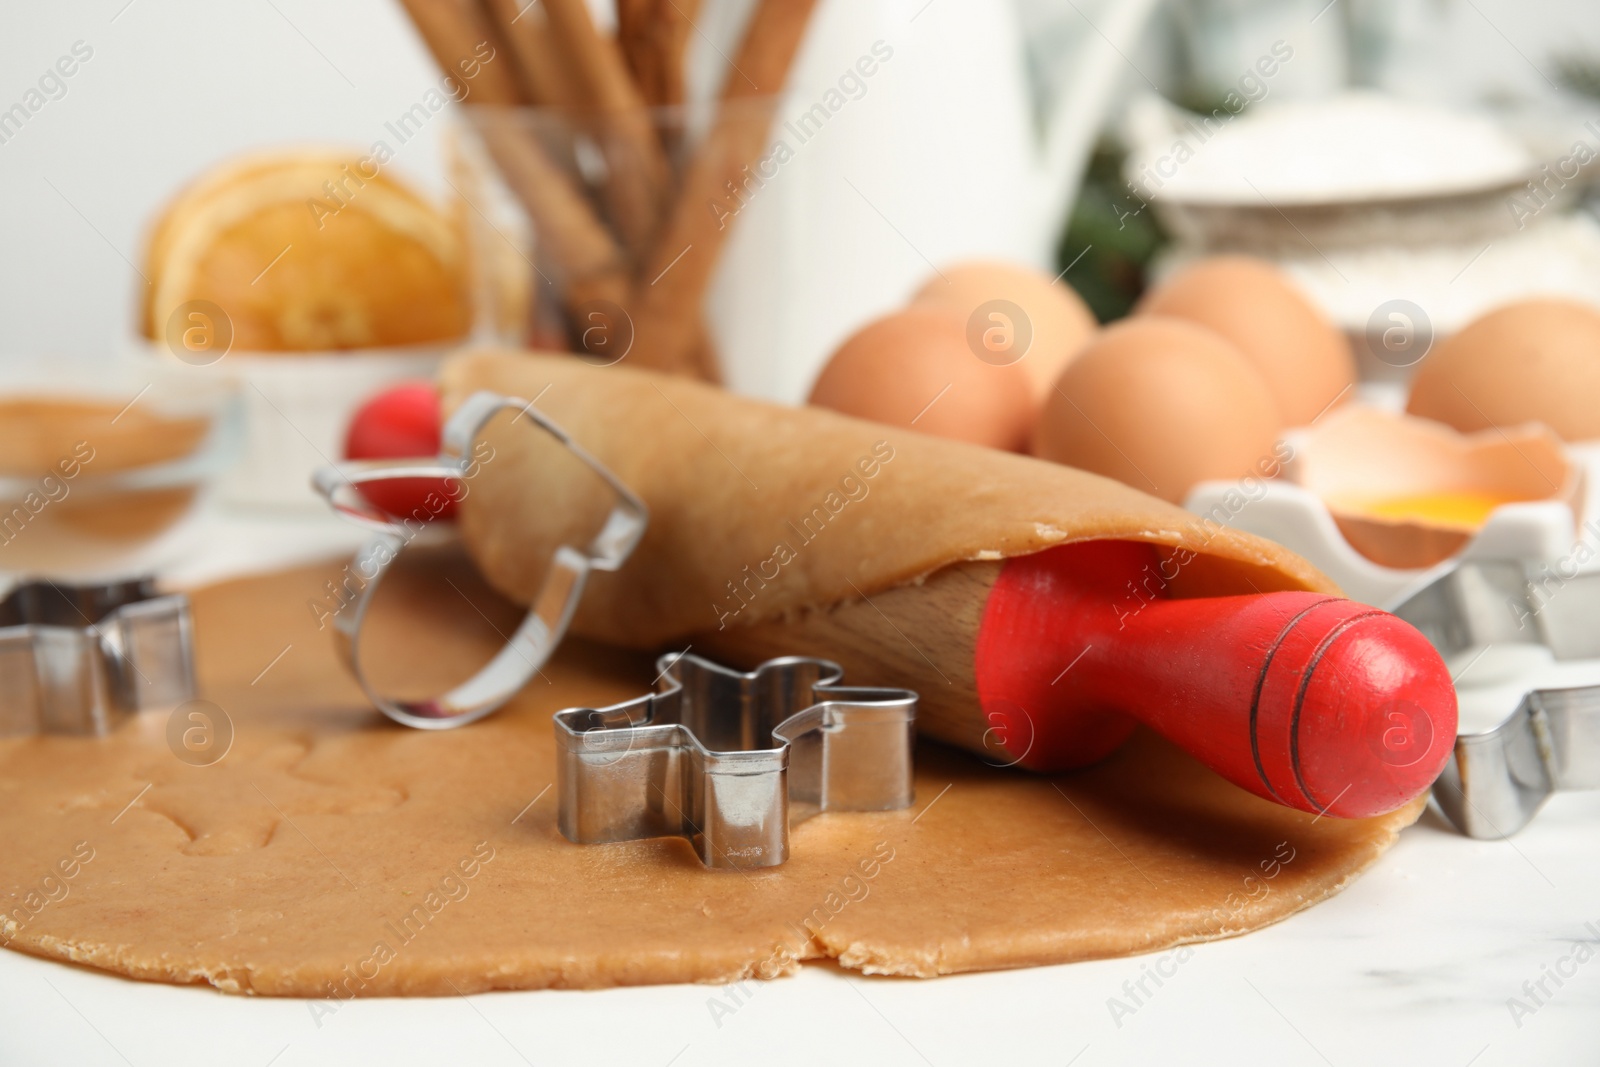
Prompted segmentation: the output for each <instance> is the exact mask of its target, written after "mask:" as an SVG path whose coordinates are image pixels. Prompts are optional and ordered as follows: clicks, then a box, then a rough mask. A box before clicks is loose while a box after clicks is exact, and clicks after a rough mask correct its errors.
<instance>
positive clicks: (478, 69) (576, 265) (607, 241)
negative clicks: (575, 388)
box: [401, 0, 628, 309]
mask: <svg viewBox="0 0 1600 1067" xmlns="http://www.w3.org/2000/svg"><path fill="white" fill-rule="evenodd" d="M401 2H402V3H403V4H404V5H405V9H406V11H407V13H408V14H409V15H410V16H411V20H412V22H413V23H414V24H415V25H416V27H417V30H418V32H419V33H421V34H422V37H423V39H424V41H426V43H427V45H428V49H429V51H431V52H432V53H433V56H434V59H435V60H436V61H437V62H438V64H439V65H440V66H441V67H442V68H444V69H445V70H446V71H447V72H449V73H451V74H452V75H453V76H459V77H468V76H469V75H470V78H471V91H470V92H469V93H468V95H467V97H466V101H467V104H468V106H469V107H471V108H472V109H473V110H474V112H475V113H476V114H477V118H478V121H477V122H476V123H475V125H476V127H477V129H478V130H479V132H480V134H481V136H482V137H483V140H484V144H485V147H486V148H487V149H488V151H489V154H490V155H491V156H492V157H493V159H494V161H495V165H496V166H497V167H498V168H499V169H500V172H501V174H502V176H503V177H504V178H505V180H506V184H507V185H508V186H510V188H511V191H512V193H513V194H514V195H515V196H516V197H517V199H518V200H519V201H521V203H522V206H523V208H524V209H525V210H526V211H527V212H528V216H529V218H530V219H531V220H532V221H533V225H534V229H535V232H536V235H537V239H538V241H539V242H540V244H541V246H542V247H543V248H544V249H547V250H548V251H549V253H550V258H551V259H553V260H554V262H555V266H556V269H557V270H558V271H559V273H560V275H561V278H560V279H559V280H560V283H561V285H562V290H563V295H562V302H563V303H564V304H565V305H566V306H567V307H568V308H569V309H570V308H576V307H578V306H581V305H582V304H584V303H586V302H588V301H590V300H595V299H604V300H610V301H613V302H615V303H618V304H622V303H624V302H625V301H626V300H627V298H628V289H627V286H628V269H627V262H626V257H625V256H624V255H623V253H622V250H621V249H620V248H619V247H618V246H617V243H616V240H615V239H614V238H613V237H612V234H611V231H610V230H608V229H607V228H606V226H605V224H604V223H603V222H602V221H601V220H600V218H599V217H598V216H597V215H596V213H595V211H594V207H593V205H592V204H591V203H590V202H589V200H588V199H587V198H586V197H585V196H584V194H583V191H582V190H581V189H580V188H579V187H578V186H577V184H576V183H575V182H574V181H573V180H572V178H571V177H570V176H569V175H568V173H567V172H566V171H565V170H563V169H562V167H561V166H560V165H558V164H557V163H556V162H554V161H553V160H552V159H551V158H550V156H549V153H548V152H547V151H546V150H545V148H544V146H543V145H542V144H541V143H540V142H539V140H538V138H537V137H536V136H535V133H534V131H533V130H531V129H529V128H528V127H527V126H526V125H524V124H523V122H522V115H521V114H520V113H519V112H517V111H514V110H510V109H511V108H514V107H516V106H517V105H522V104H527V103H530V102H531V99H530V94H529V93H528V91H527V90H526V89H525V88H524V86H523V85H522V84H521V83H520V82H519V81H518V79H517V77H516V72H515V68H514V63H513V61H512V56H511V54H510V48H509V46H508V45H507V44H506V42H505V39H504V38H503V37H502V36H501V35H500V33H499V32H498V30H497V29H496V27H495V25H494V22H493V21H492V20H491V19H490V18H489V16H488V13H487V12H486V11H485V10H484V8H482V7H480V6H479V4H478V2H477V0H401ZM485 49H488V50H489V51H487V58H485ZM474 61H476V66H475V67H474V66H472V63H473V62H474ZM474 71H475V72H474ZM500 108H505V109H507V110H504V111H499V110H498V109H500Z"/></svg>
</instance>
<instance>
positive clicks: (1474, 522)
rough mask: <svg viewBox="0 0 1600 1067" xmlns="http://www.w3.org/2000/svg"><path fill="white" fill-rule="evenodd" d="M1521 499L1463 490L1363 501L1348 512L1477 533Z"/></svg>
mask: <svg viewBox="0 0 1600 1067" xmlns="http://www.w3.org/2000/svg"><path fill="white" fill-rule="evenodd" d="M1519 499H1521V498H1519V497H1509V496H1504V495H1501V494H1498V493H1483V492H1475V491H1471V490H1461V491H1451V492H1443V493H1416V494H1413V495H1410V496H1395V497H1384V498H1381V499H1376V500H1371V499H1369V500H1363V501H1361V502H1360V503H1359V505H1358V506H1355V507H1350V508H1348V509H1347V510H1350V511H1357V512H1360V513H1361V514H1362V515H1365V516H1367V517H1369V518H1374V519H1389V520H1392V521H1395V522H1416V523H1422V524H1424V525H1427V526H1446V527H1457V528H1462V529H1477V528H1478V527H1480V526H1482V525H1483V524H1484V523H1485V522H1487V521H1488V519H1489V513H1490V512H1491V511H1493V510H1494V509H1495V508H1497V507H1499V506H1500V505H1501V504H1511V503H1515V502H1516V501H1518V500H1519Z"/></svg>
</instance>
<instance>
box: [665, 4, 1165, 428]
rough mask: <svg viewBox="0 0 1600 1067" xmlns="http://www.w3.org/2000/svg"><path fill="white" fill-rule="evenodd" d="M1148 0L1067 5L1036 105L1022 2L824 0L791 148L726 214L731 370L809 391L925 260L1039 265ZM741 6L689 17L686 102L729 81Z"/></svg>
mask: <svg viewBox="0 0 1600 1067" xmlns="http://www.w3.org/2000/svg"><path fill="white" fill-rule="evenodd" d="M1061 2H1062V3H1067V2H1068V0H1061ZM1158 2H1159V0H1098V2H1096V0H1071V3H1070V6H1071V7H1072V8H1073V9H1074V10H1071V11H1067V12H1066V14H1065V16H1064V17H1065V18H1067V19H1073V20H1077V21H1079V22H1080V29H1081V32H1080V33H1078V34H1077V40H1078V41H1079V42H1080V43H1079V44H1078V45H1077V47H1076V54H1075V55H1073V56H1072V57H1070V66H1069V67H1068V69H1069V70H1070V71H1071V72H1072V73H1071V76H1069V77H1067V78H1066V79H1064V80H1063V81H1062V86H1061V89H1060V90H1059V92H1058V93H1057V97H1056V99H1055V100H1054V101H1051V102H1050V106H1048V107H1047V108H1043V109H1036V107H1035V102H1034V100H1033V99H1032V95H1033V94H1032V92H1031V90H1030V82H1029V77H1028V70H1027V60H1026V49H1025V46H1024V39H1023V31H1022V28H1021V24H1020V21H1019V18H1018V11H1017V8H1016V6H1015V5H1016V3H1017V0H821V2H820V3H819V4H818V5H817V9H816V12H815V14H814V16H813V19H812V23H811V26H810V27H809V29H808V30H807V35H806V39H805V41H804V42H803V43H802V45H801V49H800V52H799V54H798V55H797V57H796V60H795V65H794V68H793V70H791V72H790V77H789V80H788V84H787V85H786V87H785V89H784V93H783V99H782V102H781V104H780V106H779V109H778V118H777V121H776V123H775V125H774V130H773V139H774V142H775V143H776V142H777V141H779V140H782V141H784V142H786V144H787V146H788V149H789V156H788V158H787V160H786V161H785V162H784V163H783V164H782V166H781V167H779V168H777V171H776V173H775V174H772V176H771V177H770V179H768V180H766V181H765V182H764V183H763V184H762V185H761V187H760V188H759V189H757V190H755V191H754V192H753V194H752V195H751V196H750V197H749V198H748V200H747V202H746V203H745V205H744V206H743V207H742V208H741V209H740V210H739V212H738V214H737V217H736V218H735V219H733V220H732V222H733V224H734V230H733V233H732V234H731V235H730V237H729V240H728V243H727V246H726V247H725V249H724V251H723V253H722V259H721V262H720V264H719V267H718V270H717V273H716V276H715V278H714V279H713V283H712V288H711V292H710V293H709V294H708V303H707V313H708V319H709V323H710V329H711V332H712V336H713V338H714V340H715V343H716V347H717V351H718V352H719V354H720V355H721V358H722V364H723V372H724V374H725V377H726V380H727V384H728V385H729V386H730V387H731V388H733V389H735V390H737V391H739V392H742V393H745V394H749V395H754V396H761V397H766V398H769V399H773V400H779V401H784V402H790V403H794V402H799V401H802V400H804V399H805V396H806V394H807V393H808V392H809V390H810V388H811V383H812V380H813V379H814V378H815V376H816V374H817V373H818V371H819V370H820V369H821V367H822V364H823V363H824V362H825V361H826V360H827V358H828V356H829V355H830V354H831V353H832V351H833V350H834V348H836V347H837V346H838V344H839V343H840V342H841V341H842V340H844V338H845V337H846V336H848V335H849V334H850V333H851V332H852V331H854V330H855V329H857V328H858V327H860V326H861V325H862V324H863V323H865V322H866V321H868V320H870V319H872V318H874V317H876V316H878V315H881V314H884V313H885V312H887V311H889V310H891V309H893V308H895V307H897V306H899V305H900V304H901V303H903V302H904V301H905V299H906V298H907V297H908V296H909V295H910V294H911V293H912V292H913V291H914V290H915V289H916V288H918V287H919V286H920V285H921V284H922V283H923V282H924V281H926V280H927V279H928V278H930V277H934V276H936V275H935V271H936V269H937V268H939V267H942V266H945V265H948V264H950V263H952V262H955V261H958V260H961V259H966V258H972V257H986V258H1002V259H1009V260H1014V261H1018V262H1022V263H1029V264H1033V265H1035V266H1038V267H1040V268H1045V269H1048V268H1049V266H1050V264H1051V263H1052V261H1053V252H1054V245H1055V242H1056V241H1057V239H1058V238H1059V236H1060V232H1061V228H1062V225H1063V223H1064V221H1065V218H1066V214H1067V211H1068V209H1069V208H1070V206H1071V203H1072V200H1073V198H1074V196H1075V194H1076V189H1077V184H1078V181H1079V180H1080V178H1081V175H1082V171H1083V168H1084V165H1085V163H1086V161H1087V158H1088V154H1089V151H1090V149H1091V148H1092V144H1093V139H1094V136H1095V134H1096V132H1097V131H1098V128H1099V125H1100V121H1101V118H1102V116H1103V114H1104V112H1105V110H1106V106H1107V104H1108V102H1109V97H1110V95H1111V92H1112V90H1113V88H1114V86H1115V84H1116V83H1117V81H1118V79H1119V78H1120V76H1121V75H1122V74H1123V73H1124V72H1125V70H1126V69H1127V60H1126V59H1125V58H1124V56H1125V55H1126V54H1128V53H1131V52H1132V50H1133V46H1134V45H1135V44H1136V43H1137V40H1138V37H1139V35H1140V33H1141V32H1142V30H1143V28H1144V26H1145V23H1146V22H1147V21H1148V18H1149V16H1150V14H1151V12H1152V11H1153V10H1154V8H1155V7H1156V5H1157V3H1158ZM751 5H752V0H707V2H706V4H705V5H704V7H703V9H702V11H701V13H700V14H699V15H698V16H697V19H696V21H697V26H698V29H699V32H698V33H697V34H696V35H695V36H694V37H693V38H692V40H691V45H690V51H689V57H688V70H689V74H688V93H689V97H690V101H691V103H697V102H705V101H708V100H709V99H710V98H711V97H712V96H714V94H715V93H716V91H717V89H718V86H719V85H720V84H721V81H722V79H723V78H724V77H726V76H731V77H738V76H739V75H738V73H737V72H732V73H730V72H729V69H728V68H729V60H728V58H727V57H728V56H731V55H733V54H734V52H735V50H736V48H737V43H738V38H739V34H740V32H741V31H742V28H743V24H744V21H745V18H746V17H747V15H748V13H749V11H750V8H751ZM1078 12H1081V13H1082V14H1081V15H1079V14H1077V13H1078ZM1086 19H1093V20H1095V24H1094V25H1089V24H1088V22H1087V21H1086ZM1058 58H1061V59H1066V58H1067V57H1058ZM1041 111H1042V114H1041V113H1040V112H1041ZM1040 129H1043V130H1044V131H1045V133H1044V136H1043V137H1042V138H1041V137H1040V135H1039V133H1038V131H1039V130H1040Z"/></svg>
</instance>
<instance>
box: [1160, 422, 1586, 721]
mask: <svg viewBox="0 0 1600 1067" xmlns="http://www.w3.org/2000/svg"><path fill="white" fill-rule="evenodd" d="M1567 451H1568V455H1569V457H1570V458H1571V459H1572V461H1573V463H1574V464H1575V465H1576V466H1579V467H1580V468H1582V469H1583V470H1584V471H1585V473H1586V474H1587V482H1588V485H1589V487H1590V491H1589V492H1588V493H1587V494H1586V495H1585V499H1584V503H1583V511H1584V514H1583V515H1582V516H1580V517H1579V521H1578V522H1576V523H1575V522H1574V518H1573V515H1572V511H1571V509H1570V508H1568V507H1567V505H1565V504H1558V503H1547V502H1546V503H1528V504H1505V505H1502V506H1501V507H1498V508H1496V509H1495V510H1494V511H1493V512H1492V513H1491V514H1490V516H1489V520H1488V521H1487V522H1486V523H1485V524H1484V526H1483V529H1481V530H1480V531H1479V532H1478V534H1477V536H1475V537H1474V538H1473V539H1472V540H1471V541H1469V542H1467V544H1466V546H1465V547H1463V548H1462V550H1461V552H1460V553H1458V554H1457V555H1456V556H1455V557H1454V558H1453V559H1451V560H1447V561H1446V562H1445V563H1442V564H1440V565H1439V566H1438V567H1434V568H1428V569H1425V570H1399V569H1395V568H1392V567H1384V566H1381V565H1379V564H1377V563H1374V562H1372V561H1371V560H1369V559H1367V558H1366V557H1365V556H1363V555H1361V554H1360V553H1359V552H1357V551H1356V550H1355V549H1354V548H1352V547H1351V546H1350V543H1349V542H1348V541H1346V540H1345V539H1344V536H1343V535H1342V534H1340V532H1339V527H1338V526H1337V525H1336V524H1335V523H1334V521H1333V516H1332V514H1330V513H1329V511H1328V508H1327V506H1326V505H1325V504H1323V502H1322V501H1321V499H1319V498H1318V497H1317V496H1316V495H1315V494H1313V493H1312V492H1310V491H1309V490H1307V489H1304V488H1302V487H1300V486H1298V485H1294V484H1292V483H1290V482H1285V481H1280V480H1271V481H1266V482H1257V483H1255V484H1254V485H1253V486H1251V487H1247V486H1245V485H1244V484H1243V483H1237V482H1202V483H1201V484H1199V485H1197V486H1195V488H1194V490H1193V491H1192V492H1190V494H1189V498H1188V500H1186V501H1185V502H1184V504H1185V507H1187V508H1188V509H1189V510H1190V511H1193V512H1195V513H1196V514H1201V515H1208V514H1209V515H1212V516H1213V517H1216V518H1219V519H1220V517H1221V516H1224V515H1226V516H1228V518H1227V522H1226V525H1229V526H1233V527H1236V528H1238V529H1241V530H1245V531H1247V532H1249V533H1253V534H1258V535H1260V536H1262V537H1265V538H1267V539H1268V540H1271V541H1276V542H1278V543H1279V544H1281V545H1284V546H1285V547H1287V548H1290V549H1292V550H1294V551H1295V552H1298V553H1299V554H1300V555H1302V556H1304V557H1305V558H1306V559H1307V560H1309V561H1310V562H1311V563H1312V564H1314V565H1315V566H1316V567H1318V568H1319V569H1320V570H1321V571H1322V572H1323V573H1324V574H1326V575H1328V577H1330V578H1332V579H1333V580H1334V581H1336V582H1338V583H1339V585H1340V587H1341V588H1342V589H1343V590H1344V592H1345V595H1346V596H1349V597H1351V598H1352V599H1354V600H1360V601H1362V602H1364V603H1368V604H1372V605H1375V606H1377V607H1391V606H1393V605H1394V604H1395V603H1396V602H1397V600H1399V599H1401V598H1402V596H1403V595H1404V594H1405V593H1406V592H1407V591H1408V590H1410V589H1412V588H1413V587H1415V586H1417V585H1419V584H1420V583H1422V582H1425V581H1427V580H1429V579H1430V578H1431V576H1432V575H1433V573H1434V571H1436V570H1438V569H1440V568H1443V567H1446V566H1449V565H1450V564H1451V563H1453V562H1455V560H1458V559H1507V558H1518V559H1525V560H1531V561H1533V562H1534V563H1535V565H1537V564H1539V563H1544V564H1550V565H1556V564H1562V565H1563V566H1562V568H1561V569H1562V570H1564V571H1567V572H1568V573H1570V568H1571V567H1572V565H1573V564H1574V563H1577V562H1579V561H1580V560H1582V559H1584V558H1587V557H1591V556H1592V557H1593V558H1590V559H1589V561H1588V563H1587V564H1585V565H1583V566H1582V567H1581V568H1580V569H1581V570H1582V571H1585V572H1587V571H1595V570H1600V442H1588V443H1585V444H1582V445H1569V446H1568V448H1567ZM1241 499H1242V500H1244V503H1243V505H1242V506H1240V505H1239V502H1240V500H1241ZM1582 544H1586V545H1587V546H1588V549H1589V551H1588V552H1582V551H1580V545H1582ZM1595 625H1600V619H1596V620H1595ZM1449 667H1450V671H1451V675H1452V676H1453V677H1454V678H1455V681H1456V691H1457V693H1458V694H1459V697H1460V707H1461V726H1460V729H1461V732H1462V733H1474V732H1478V731H1481V730H1488V729H1491V728H1493V727H1494V726H1496V725H1498V724H1499V723H1500V722H1501V721H1503V720H1504V719H1505V717H1506V716H1507V715H1509V714H1510V713H1511V711H1512V709H1514V708H1515V707H1516V706H1517V702H1518V701H1519V700H1521V698H1522V695H1523V694H1524V693H1526V692H1528V691H1529V690H1530V689H1545V688H1565V687H1568V686H1579V685H1597V684H1600V660H1568V661H1564V662H1558V661H1556V660H1555V659H1554V658H1553V656H1552V655H1551V652H1550V650H1549V649H1547V648H1543V647H1540V646H1537V645H1500V646H1489V647H1487V648H1483V649H1473V650H1468V651H1467V652H1465V653H1463V654H1462V655H1460V656H1459V657H1456V660H1455V661H1452V662H1450V663H1449Z"/></svg>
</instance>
